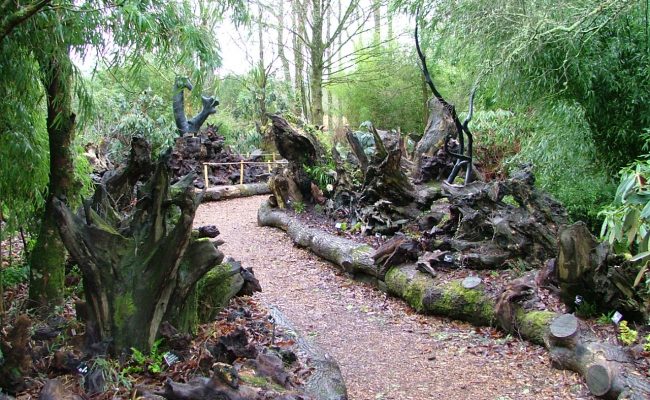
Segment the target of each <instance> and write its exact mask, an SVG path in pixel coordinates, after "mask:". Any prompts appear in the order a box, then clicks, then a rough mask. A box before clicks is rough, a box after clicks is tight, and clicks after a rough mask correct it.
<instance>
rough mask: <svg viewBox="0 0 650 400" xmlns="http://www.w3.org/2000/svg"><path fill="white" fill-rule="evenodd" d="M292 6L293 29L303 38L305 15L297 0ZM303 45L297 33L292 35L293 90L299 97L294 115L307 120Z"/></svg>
mask: <svg viewBox="0 0 650 400" xmlns="http://www.w3.org/2000/svg"><path fill="white" fill-rule="evenodd" d="M291 4H292V11H293V12H292V15H291V17H292V22H293V26H294V27H295V29H296V30H297V31H298V32H300V33H301V34H302V35H303V37H304V30H305V29H304V21H305V15H304V12H303V9H302V5H301V4H300V1H299V0H294V1H292V2H291ZM302 49H303V44H302V42H301V41H300V38H299V37H298V34H297V33H294V34H293V57H294V61H295V78H294V79H295V84H294V86H295V88H296V89H295V90H296V96H297V97H299V99H298V101H296V107H295V111H294V113H295V114H296V115H302V116H303V117H304V118H308V117H309V116H308V112H307V111H308V110H307V95H306V93H305V81H304V78H303V71H304V67H305V65H304V61H303V57H302Z"/></svg>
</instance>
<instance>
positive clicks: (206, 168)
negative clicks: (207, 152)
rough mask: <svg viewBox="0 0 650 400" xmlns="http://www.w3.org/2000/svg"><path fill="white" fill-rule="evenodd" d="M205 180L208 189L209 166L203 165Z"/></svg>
mask: <svg viewBox="0 0 650 400" xmlns="http://www.w3.org/2000/svg"><path fill="white" fill-rule="evenodd" d="M203 178H204V179H205V188H206V189H207V188H208V185H209V184H210V182H209V181H208V164H203Z"/></svg>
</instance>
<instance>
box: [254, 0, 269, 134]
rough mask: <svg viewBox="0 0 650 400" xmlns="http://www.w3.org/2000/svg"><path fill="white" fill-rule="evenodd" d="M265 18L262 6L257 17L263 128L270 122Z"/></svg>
mask: <svg viewBox="0 0 650 400" xmlns="http://www.w3.org/2000/svg"><path fill="white" fill-rule="evenodd" d="M263 18H264V16H263V15H262V7H261V6H260V8H259V14H258V15H257V39H258V40H259V46H260V48H259V53H260V60H259V66H258V68H259V74H260V75H259V79H260V82H259V89H260V95H259V97H258V104H259V112H260V114H259V121H260V123H261V125H262V126H266V123H267V122H268V117H267V116H266V83H267V82H266V81H267V74H266V68H265V67H264V29H262V20H263Z"/></svg>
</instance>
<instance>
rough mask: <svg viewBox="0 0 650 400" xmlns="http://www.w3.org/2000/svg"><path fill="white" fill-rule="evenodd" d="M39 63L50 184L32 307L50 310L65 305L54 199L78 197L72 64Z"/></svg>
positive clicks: (34, 263) (33, 269)
mask: <svg viewBox="0 0 650 400" xmlns="http://www.w3.org/2000/svg"><path fill="white" fill-rule="evenodd" d="M62 54H63V55H61V56H60V58H58V59H57V58H54V57H52V56H47V58H44V59H43V60H41V61H40V64H41V73H42V82H43V86H44V87H45V92H46V101H47V134H48V139H49V146H50V181H49V184H48V197H47V201H46V203H45V212H44V214H43V218H42V220H41V227H40V230H39V233H38V237H37V239H36V245H35V246H34V250H33V251H32V254H31V259H30V285H29V298H30V302H31V306H33V307H43V308H44V309H50V308H52V307H53V306H55V305H57V304H61V303H62V302H63V286H64V278H65V247H64V245H63V242H62V241H61V238H60V236H59V234H58V232H57V223H56V219H55V214H54V205H53V202H52V200H53V199H54V198H67V199H68V200H71V199H72V198H73V197H74V196H75V195H76V191H77V190H76V187H75V182H74V162H73V160H74V156H73V153H72V141H73V138H74V129H75V114H74V113H73V112H72V62H71V61H70V57H69V55H68V53H67V52H66V53H62Z"/></svg>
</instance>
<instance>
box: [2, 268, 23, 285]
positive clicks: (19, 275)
mask: <svg viewBox="0 0 650 400" xmlns="http://www.w3.org/2000/svg"><path fill="white" fill-rule="evenodd" d="M0 273H2V282H3V283H4V285H5V286H6V287H11V286H16V285H18V284H19V283H24V282H27V281H28V280H29V266H27V265H26V264H22V263H21V264H16V265H12V266H10V267H7V268H4V269H3V270H2V271H0Z"/></svg>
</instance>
